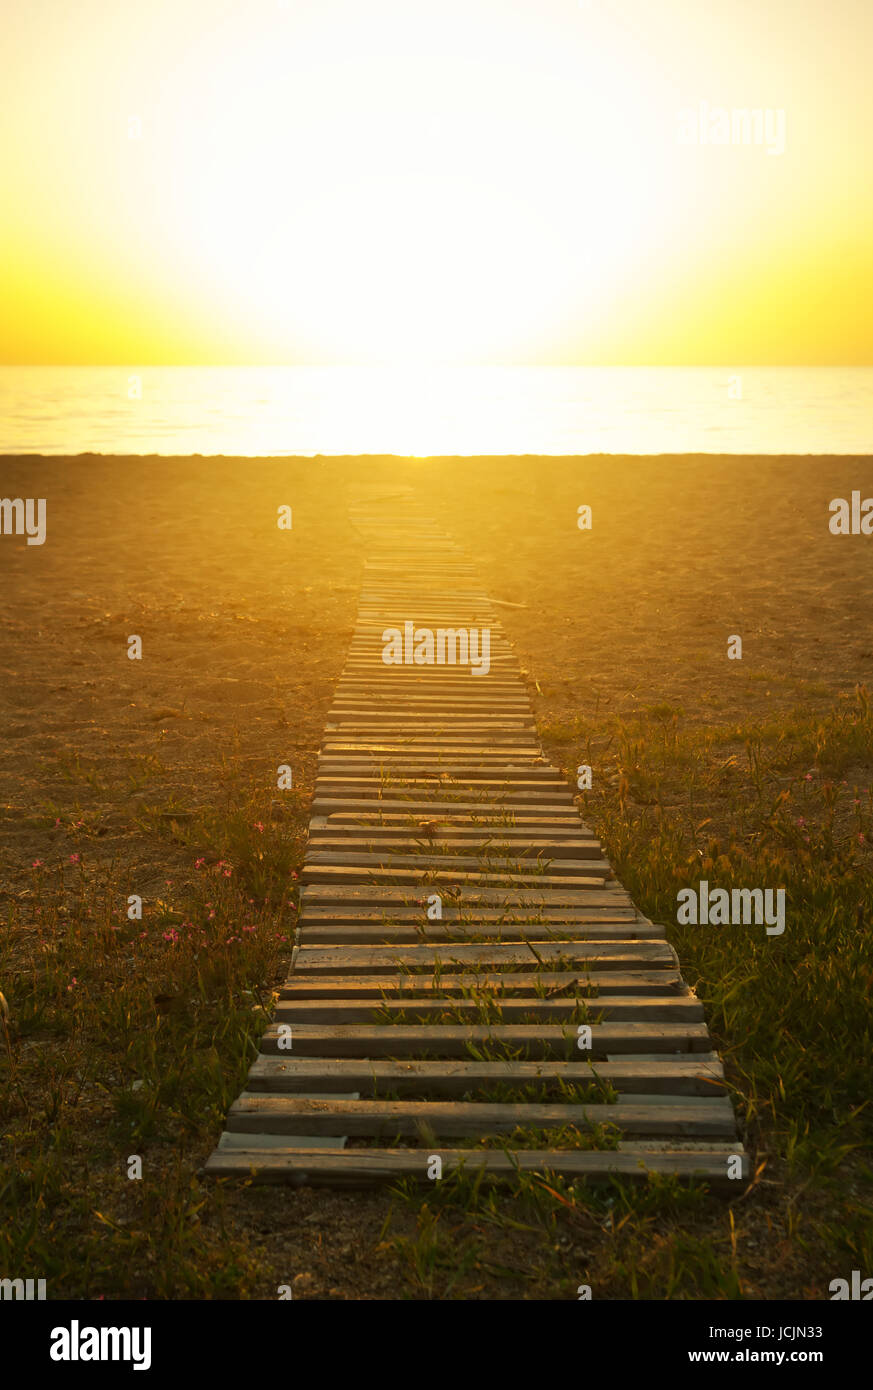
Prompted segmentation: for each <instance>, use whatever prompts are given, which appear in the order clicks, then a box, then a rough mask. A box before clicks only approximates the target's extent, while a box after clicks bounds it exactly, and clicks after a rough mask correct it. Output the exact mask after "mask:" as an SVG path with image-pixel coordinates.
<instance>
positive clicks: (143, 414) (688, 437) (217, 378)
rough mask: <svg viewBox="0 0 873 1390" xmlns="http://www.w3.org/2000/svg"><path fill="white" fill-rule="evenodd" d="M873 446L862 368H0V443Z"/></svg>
mask: <svg viewBox="0 0 873 1390" xmlns="http://www.w3.org/2000/svg"><path fill="white" fill-rule="evenodd" d="M83 453H89V454H91V453H94V454H138V455H152V454H162V455H168V456H179V455H194V454H200V455H232V456H241V455H243V456H249V457H262V456H270V457H276V456H282V455H305V456H317V455H360V454H378V455H385V454H391V455H402V456H409V455H411V456H416V457H428V456H445V455H469V456H473V455H482V454H487V455H505V454H516V455H529V454H552V455H579V454H689V453H693V454H697V453H709V454H846V455H854V456H857V455H873V367H742V366H739V367H506V366H500V367H417V366H416V367H358V366H354V367H321V366H319V367H303V366H289V367H276V366H264V367H137V366H136V365H135V364H134V365H132V366H127V367H106V366H101V367H30V366H27V367H2V368H0V454H83Z"/></svg>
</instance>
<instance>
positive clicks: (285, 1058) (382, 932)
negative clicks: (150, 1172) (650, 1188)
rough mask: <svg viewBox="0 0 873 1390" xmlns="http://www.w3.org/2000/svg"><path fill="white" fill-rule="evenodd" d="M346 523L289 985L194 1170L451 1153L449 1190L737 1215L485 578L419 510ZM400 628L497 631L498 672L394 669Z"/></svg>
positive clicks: (710, 1128)
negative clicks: (636, 1202)
mask: <svg viewBox="0 0 873 1390" xmlns="http://www.w3.org/2000/svg"><path fill="white" fill-rule="evenodd" d="M352 519H353V521H354V523H355V525H356V526H357V528H358V529H359V530H360V532H361V533H362V534H363V536H364V537H365V539H366V542H367V544H368V553H369V559H368V561H367V563H366V567H365V575H364V582H363V588H362V592H361V597H360V607H359V611H358V617H357V623H356V627H355V630H354V636H353V640H352V644H351V648H350V651H349V655H348V660H347V663H346V666H345V669H344V672H343V675H342V677H341V679H340V682H339V686H338V688H337V691H336V695H335V699H334V703H333V706H332V708H331V710H330V713H329V715H328V721H327V727H326V731H325V738H324V746H323V748H322V750H321V753H320V755H319V772H318V778H317V782H316V787H315V795H314V800H313V803H312V819H311V820H310V825H309V843H308V848H307V853H306V858H305V864H304V869H303V873H302V882H303V887H302V889H301V905H300V919H299V933H298V938H297V945H296V946H295V949H294V953H293V956H292V963H291V974H290V976H289V978H288V980H287V982H286V984H285V985H284V987H283V988H282V990H281V991H280V1001H279V1004H278V1006H277V1009H276V1017H275V1021H274V1023H273V1024H272V1025H271V1026H270V1027H269V1028H268V1029H267V1031H266V1033H265V1034H264V1036H263V1038H262V1040H261V1048H260V1055H259V1056H258V1058H257V1059H256V1061H255V1062H254V1063H253V1065H252V1067H251V1070H250V1072H249V1076H248V1080H247V1083H246V1089H245V1090H244V1091H243V1093H242V1094H241V1095H240V1097H239V1099H238V1100H236V1101H235V1102H234V1104H233V1105H232V1106H231V1109H230V1112H229V1114H228V1117H227V1128H226V1130H225V1132H224V1133H223V1134H222V1136H221V1140H220V1143H219V1146H218V1148H217V1149H216V1150H215V1152H214V1153H213V1154H212V1155H211V1157H210V1158H209V1159H208V1161H207V1163H206V1166H205V1169H204V1172H205V1173H206V1174H208V1175H212V1176H215V1177H252V1178H254V1180H255V1181H259V1182H285V1183H295V1184H301V1183H322V1184H328V1185H331V1186H340V1185H351V1186H363V1185H368V1184H370V1183H376V1182H380V1181H390V1180H396V1179H398V1178H402V1177H414V1178H417V1179H420V1180H422V1181H427V1180H428V1176H429V1172H430V1173H431V1174H432V1172H433V1167H432V1165H431V1164H430V1160H431V1158H432V1156H434V1155H437V1156H439V1157H440V1159H441V1160H442V1172H443V1175H445V1174H447V1173H448V1172H449V1171H450V1170H452V1169H453V1168H455V1167H456V1166H457V1165H458V1164H461V1163H462V1164H463V1165H464V1166H465V1170H467V1171H471V1172H472V1171H474V1170H477V1169H478V1168H479V1167H480V1166H483V1165H484V1166H486V1167H487V1169H488V1170H489V1172H492V1173H494V1174H497V1175H506V1176H512V1175H513V1173H514V1172H515V1171H516V1170H517V1169H520V1170H521V1171H524V1172H529V1171H534V1172H544V1171H546V1170H549V1171H551V1172H556V1173H560V1174H562V1175H563V1176H565V1177H566V1178H577V1177H585V1178H588V1179H591V1180H601V1181H603V1180H607V1179H609V1178H610V1177H611V1176H613V1175H621V1176H624V1177H629V1178H639V1177H645V1175H646V1174H647V1173H649V1172H655V1173H662V1174H676V1175H678V1176H680V1177H689V1178H690V1177H692V1176H694V1177H699V1178H702V1179H705V1180H706V1181H708V1182H709V1184H710V1185H711V1186H712V1187H714V1188H719V1187H725V1188H730V1189H731V1190H733V1191H736V1190H737V1184H736V1182H733V1181H729V1178H728V1174H729V1159H730V1157H731V1156H732V1155H738V1156H739V1158H740V1160H741V1163H742V1169H743V1173H744V1175H747V1173H748V1160H747V1158H746V1155H745V1154H744V1151H743V1146H742V1144H741V1143H740V1141H739V1139H738V1137H737V1129H736V1121H735V1117H734V1112H733V1108H732V1106H731V1102H730V1099H729V1097H728V1096H727V1094H726V1092H725V1088H724V1077H723V1071H722V1065H721V1062H720V1061H719V1059H718V1057H717V1055H716V1054H715V1053H714V1052H713V1050H712V1044H711V1041H710V1038H709V1034H708V1031H707V1028H706V1025H705V1023H704V1020H703V1009H702V1007H701V1005H700V1003H699V1001H698V1000H697V999H696V998H695V997H694V995H693V994H691V992H690V991H689V989H688V987H687V986H686V985H685V983H684V981H683V979H682V976H681V974H680V972H679V965H678V960H677V957H676V954H675V952H674V950H673V949H672V947H671V946H670V945H669V944H668V942H667V941H666V939H665V936H664V932H663V929H662V928H661V927H659V926H657V925H655V924H654V923H652V922H650V921H649V920H648V919H647V918H645V917H643V916H642V915H641V914H640V913H639V912H638V911H637V910H636V908H635V907H634V905H633V903H632V902H631V900H630V897H629V896H628V894H627V893H626V892H625V890H624V889H623V888H622V887H621V885H620V884H618V883H617V882H616V881H615V878H614V876H613V874H612V870H611V868H610V866H609V863H608V862H607V860H606V858H605V856H604V853H603V850H602V847H601V845H600V843H599V841H598V840H597V838H596V837H595V835H594V834H593V833H592V831H591V830H590V829H589V827H588V826H586V825H584V824H583V822H582V820H581V818H580V816H579V813H578V811H577V808H576V806H575V803H574V801H573V797H572V794H571V792H570V790H569V788H568V785H567V782H566V780H565V779H564V777H563V776H562V774H561V773H560V771H559V770H558V769H556V768H554V767H551V766H550V765H549V764H548V762H547V760H546V758H545V757H544V755H543V751H542V748H541V746H540V744H539V742H538V739H537V735H536V728H535V725H534V721H533V717H532V713H531V709H530V705H529V702H528V698H527V693H526V690H525V687H524V685H523V683H522V681H521V678H520V674H519V671H518V667H517V663H516V659H515V657H514V654H513V652H512V650H511V648H510V646H509V644H508V642H507V640H506V638H505V636H504V634H503V632H502V630H501V626H500V622H499V618H498V616H497V613H496V611H495V606H494V604H493V602H492V600H490V599H489V598H488V597H487V596H486V595H485V593H484V592H483V590H482V587H481V584H480V582H479V580H478V579H477V576H476V574H475V571H474V568H473V566H472V565H471V563H470V561H469V559H468V558H467V557H466V556H465V555H464V554H463V553H462V551H461V550H460V549H459V548H458V546H457V545H456V544H455V543H454V541H453V540H452V538H451V537H450V536H449V535H447V534H446V533H445V532H444V531H443V530H442V529H441V528H440V527H439V526H438V525H437V524H436V523H435V522H433V521H431V520H429V519H428V518H427V517H424V516H421V515H420V514H419V512H418V509H417V508H416V506H415V505H414V503H413V501H412V497H411V490H410V492H409V493H408V494H407V493H400V494H392V495H391V497H383V498H378V497H373V496H371V497H370V499H369V500H367V499H366V498H365V499H363V500H361V501H360V502H359V503H357V504H356V505H355V506H354V508H353V512H352ZM408 620H412V621H414V622H415V624H416V626H417V627H427V628H431V629H437V628H440V627H444V628H467V629H470V628H476V629H479V630H480V631H481V629H483V628H488V629H490V632H491V665H490V671H489V672H488V674H487V675H478V676H476V675H473V674H472V673H471V668H470V667H469V666H460V665H442V666H440V665H432V666H416V665H408V666H407V665H403V666H388V665H385V664H384V663H383V661H382V650H383V645H384V644H383V641H382V633H383V630H384V629H385V628H386V627H396V628H399V629H400V630H401V631H402V630H403V627H404V623H405V622H406V621H408ZM433 894H439V896H440V899H441V903H442V917H441V920H434V921H431V920H429V918H428V904H429V902H430V901H431V900H432V895H433ZM432 915H433V914H432ZM288 1025H290V1034H289V1031H288ZM580 1025H582V1026H584V1025H587V1026H589V1027H590V1044H591V1045H590V1048H587V1049H580V1047H579V1042H580V1041H585V1040H586V1039H585V1038H584V1035H583V1037H582V1038H581V1039H580V1034H579V1029H580ZM289 1042H290V1046H288V1044H289ZM482 1140H485V1141H486V1142H487V1144H488V1147H484V1146H483V1145H482V1142H481V1141H482ZM568 1144H569V1145H573V1144H575V1147H572V1146H571V1147H567V1146H566V1145H568Z"/></svg>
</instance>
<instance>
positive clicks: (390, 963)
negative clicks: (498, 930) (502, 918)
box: [294, 938, 676, 975]
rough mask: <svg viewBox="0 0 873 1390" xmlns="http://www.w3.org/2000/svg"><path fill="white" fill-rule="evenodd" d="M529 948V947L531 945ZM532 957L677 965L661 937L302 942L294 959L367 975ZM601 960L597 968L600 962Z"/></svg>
mask: <svg viewBox="0 0 873 1390" xmlns="http://www.w3.org/2000/svg"><path fill="white" fill-rule="evenodd" d="M532 948H533V949H532ZM531 960H536V961H537V962H538V963H541V964H543V965H546V964H547V963H548V962H551V963H552V964H554V963H555V962H556V961H560V962H561V963H562V964H564V963H566V965H567V968H568V969H575V968H576V967H577V966H578V967H579V968H582V969H585V970H587V971H588V972H589V973H590V972H591V971H592V970H597V969H599V968H603V969H610V970H634V969H637V968H638V967H639V966H644V967H647V968H649V969H653V968H655V967H657V966H658V965H663V966H664V968H665V969H668V970H669V969H670V968H672V967H674V966H675V965H676V953H675V951H674V950H673V948H672V946H670V945H669V944H668V943H667V942H666V941H628V942H621V941H597V942H592V943H590V944H585V943H583V944H578V943H576V942H573V941H569V942H563V943H562V942H551V941H538V940H534V939H533V938H531V944H530V945H523V946H512V945H499V944H498V945H495V944H493V943H490V944H488V943H482V944H477V945H469V946H468V945H463V944H457V943H454V942H452V943H446V944H445V945H439V946H403V947H399V948H397V949H396V950H392V949H391V948H387V947H376V946H306V945H303V946H301V947H300V948H299V949H298V951H297V955H296V958H295V961H294V969H295V971H296V972H297V973H298V975H302V974H303V973H304V972H309V971H313V972H317V973H319V974H334V973H339V972H340V971H343V972H347V973H351V974H360V975H372V974H375V973H376V972H377V971H379V970H392V971H393V970H396V969H397V968H398V965H401V966H405V967H407V968H409V969H419V970H428V969H429V970H431V971H433V969H434V966H435V965H436V964H438V965H439V966H440V967H442V966H446V965H450V964H452V963H457V964H459V965H463V966H465V967H467V968H469V967H470V966H478V965H493V966H495V967H497V966H502V967H503V968H504V969H506V968H507V967H509V966H514V965H520V966H522V967H525V966H526V967H527V968H528V969H529V968H530V964H531ZM601 963H602V966H601Z"/></svg>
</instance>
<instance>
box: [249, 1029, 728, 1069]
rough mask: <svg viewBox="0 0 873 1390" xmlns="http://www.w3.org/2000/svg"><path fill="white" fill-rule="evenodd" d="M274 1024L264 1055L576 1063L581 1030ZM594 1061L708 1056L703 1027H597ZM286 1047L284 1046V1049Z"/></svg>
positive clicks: (267, 1035) (264, 1044) (593, 1036)
mask: <svg viewBox="0 0 873 1390" xmlns="http://www.w3.org/2000/svg"><path fill="white" fill-rule="evenodd" d="M280 1026H281V1025H279V1024H271V1025H270V1026H269V1027H268V1028H267V1030H266V1032H265V1033H264V1035H263V1037H262V1038H261V1051H262V1052H281V1051H283V1050H287V1051H293V1052H294V1055H295V1056H298V1057H426V1056H433V1057H469V1056H471V1055H473V1054H472V1053H471V1050H470V1049H471V1047H475V1048H477V1049H482V1048H483V1047H485V1048H488V1047H494V1046H495V1045H497V1046H499V1045H503V1046H505V1047H507V1048H510V1049H519V1048H520V1049H522V1055H526V1056H527V1057H531V1058H533V1057H566V1058H567V1059H568V1060H569V1058H570V1057H578V1055H579V1052H578V1051H577V1041H578V1038H577V1025H576V1024H573V1023H566V1024H564V1025H557V1024H549V1023H505V1024H504V1023H494V1024H478V1023H465V1024H451V1023H438V1024H426V1023H422V1024H407V1023H404V1024H401V1023H391V1024H372V1025H370V1024H355V1025H354V1026H351V1027H344V1026H343V1025H342V1024H337V1025H331V1024H326V1023H325V1024H310V1023H300V1024H296V1025H294V1027H293V1034H292V1037H291V1038H290V1042H291V1047H290V1048H288V1047H287V1043H288V1042H289V1038H288V1036H287V1034H280V1032H279V1028H280ZM588 1026H590V1028H591V1047H590V1049H587V1051H588V1052H589V1053H590V1055H591V1056H592V1057H598V1056H603V1055H604V1054H606V1055H608V1056H612V1055H613V1054H614V1053H620V1052H641V1053H647V1052H708V1051H709V1049H710V1047H711V1043H710V1040H709V1034H708V1032H707V1030H706V1025H705V1024H703V1023H694V1022H689V1023H645V1022H638V1023H637V1022H633V1021H625V1020H622V1021H620V1022H617V1023H593V1024H590V1025H588ZM280 1041H283V1042H284V1043H285V1044H286V1046H285V1047H284V1048H283V1047H280V1046H279V1043H280Z"/></svg>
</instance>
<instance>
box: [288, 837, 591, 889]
mask: <svg viewBox="0 0 873 1390" xmlns="http://www.w3.org/2000/svg"><path fill="white" fill-rule="evenodd" d="M319 864H327V865H330V866H333V867H342V866H343V865H347V866H355V867H356V868H359V869H360V868H365V867H366V866H367V865H370V864H374V865H377V866H378V867H379V868H381V869H394V868H402V869H406V868H438V869H472V870H478V871H479V872H481V873H484V872H486V871H487V872H488V873H489V874H494V873H498V872H499V871H500V870H502V869H506V870H507V871H508V872H509V873H510V874H516V875H518V874H519V873H521V872H522V869H521V868H520V867H519V866H524V867H525V868H528V876H530V875H538V874H542V875H544V876H545V877H555V876H556V875H563V876H567V875H569V876H571V877H577V878H579V879H581V880H582V881H583V882H585V881H588V880H590V879H592V878H599V879H606V878H611V877H612V869H611V867H610V865H609V864H608V863H607V861H606V860H605V859H591V858H588V859H568V858H566V857H565V856H561V855H555V856H552V855H548V854H538V855H535V856H531V855H520V854H511V853H510V854H495V853H490V854H488V855H481V854H480V855H477V854H457V853H456V854H435V853H434V851H433V849H431V848H428V847H426V846H422V847H421V849H420V851H419V852H418V853H417V854H402V853H397V852H396V851H395V852H392V851H391V850H390V849H387V848H384V849H379V850H360V849H358V850H346V849H334V848H333V847H331V848H329V849H322V848H318V847H316V846H315V845H313V843H312V841H310V842H309V845H308V846H307V850H306V865H307V867H308V866H315V865H319ZM476 876H478V875H476ZM465 877H466V876H465ZM309 881H311V882H315V881H316V880H314V879H312V880H309Z"/></svg>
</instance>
